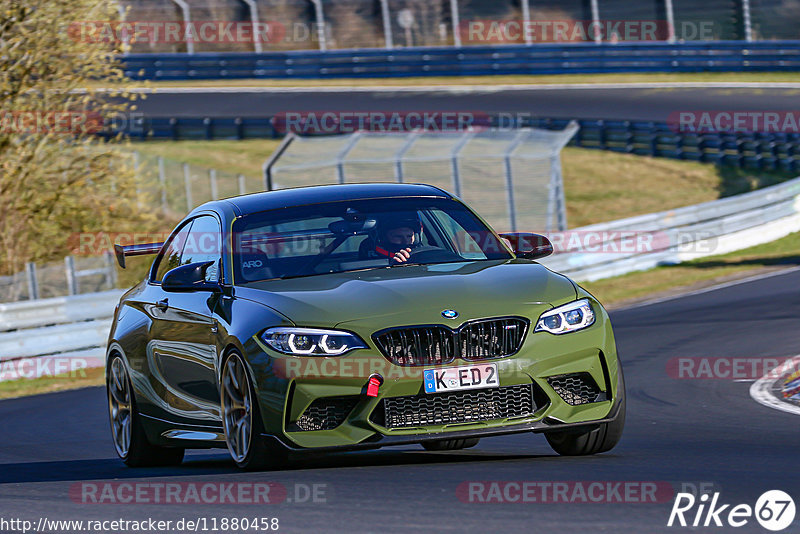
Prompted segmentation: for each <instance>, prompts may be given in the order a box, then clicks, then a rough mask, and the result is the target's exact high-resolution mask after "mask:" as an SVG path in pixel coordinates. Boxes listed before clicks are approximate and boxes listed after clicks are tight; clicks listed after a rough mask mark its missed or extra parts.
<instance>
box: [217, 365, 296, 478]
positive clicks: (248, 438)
mask: <svg viewBox="0 0 800 534" xmlns="http://www.w3.org/2000/svg"><path fill="white" fill-rule="evenodd" d="M220 401H221V404H222V426H223V428H224V430H225V442H226V443H227V445H228V451H229V452H230V453H231V458H233V461H234V462H236V465H237V467H239V468H240V469H243V470H245V471H258V470H262V469H268V468H275V467H282V466H283V465H285V464H286V462H287V461H288V452H287V451H286V449H285V448H283V447H281V446H280V445H274V446H270V445H268V444H267V442H266V441H265V440H264V439H262V437H261V435H262V434H263V433H264V424H263V422H262V419H261V411H260V410H259V407H258V398H257V397H256V393H255V388H254V387H253V384H252V382H251V380H250V374H249V373H248V371H247V366H246V365H245V363H244V359H243V358H242V356H241V354H239V352H238V351H235V350H234V351H231V352H230V353H229V354H228V357H227V358H226V359H225V361H224V362H223V364H222V376H221V379H220Z"/></svg>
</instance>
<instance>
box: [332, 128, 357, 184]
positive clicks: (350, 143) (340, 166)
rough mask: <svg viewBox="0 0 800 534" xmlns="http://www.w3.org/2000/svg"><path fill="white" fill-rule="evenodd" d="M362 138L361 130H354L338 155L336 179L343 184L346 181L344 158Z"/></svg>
mask: <svg viewBox="0 0 800 534" xmlns="http://www.w3.org/2000/svg"><path fill="white" fill-rule="evenodd" d="M360 138H361V132H353V133H352V134H350V139H348V140H347V143H345V145H344V147H343V148H342V149H341V150H340V151H339V153H338V154H337V155H336V180H337V181H338V182H339V183H340V184H343V183H344V181H345V176H344V159H345V158H346V157H347V154H348V153H349V152H350V151H351V150H352V149H353V147H354V146H356V143H358V140H359V139H360Z"/></svg>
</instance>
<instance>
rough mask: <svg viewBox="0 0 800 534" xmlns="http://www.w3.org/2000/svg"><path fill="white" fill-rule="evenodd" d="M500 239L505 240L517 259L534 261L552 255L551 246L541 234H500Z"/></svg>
mask: <svg viewBox="0 0 800 534" xmlns="http://www.w3.org/2000/svg"><path fill="white" fill-rule="evenodd" d="M500 237H502V238H504V239H507V240H508V241H509V242H510V243H511V249H512V250H513V251H514V254H516V255H517V257H519V258H525V259H528V260H535V259H537V258H544V257H545V256H549V255H550V254H552V253H553V244H552V243H550V240H549V239H547V238H546V237H545V236H543V235H541V234H528V233H524V232H511V233H507V234H500Z"/></svg>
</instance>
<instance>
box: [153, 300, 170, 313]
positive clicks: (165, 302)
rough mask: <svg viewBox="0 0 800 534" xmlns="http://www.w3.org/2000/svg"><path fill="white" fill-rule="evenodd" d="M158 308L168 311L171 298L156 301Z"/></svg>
mask: <svg viewBox="0 0 800 534" xmlns="http://www.w3.org/2000/svg"><path fill="white" fill-rule="evenodd" d="M156 308H158V309H159V310H161V311H167V309H168V308H169V299H164V300H159V301H158V302H156Z"/></svg>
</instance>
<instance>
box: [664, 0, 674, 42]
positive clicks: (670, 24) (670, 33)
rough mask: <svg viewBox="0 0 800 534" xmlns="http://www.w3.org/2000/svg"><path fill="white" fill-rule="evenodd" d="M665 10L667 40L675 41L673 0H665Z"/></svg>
mask: <svg viewBox="0 0 800 534" xmlns="http://www.w3.org/2000/svg"><path fill="white" fill-rule="evenodd" d="M664 11H666V12H667V42H670V43H674V42H675V9H674V8H673V6H672V0H664Z"/></svg>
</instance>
